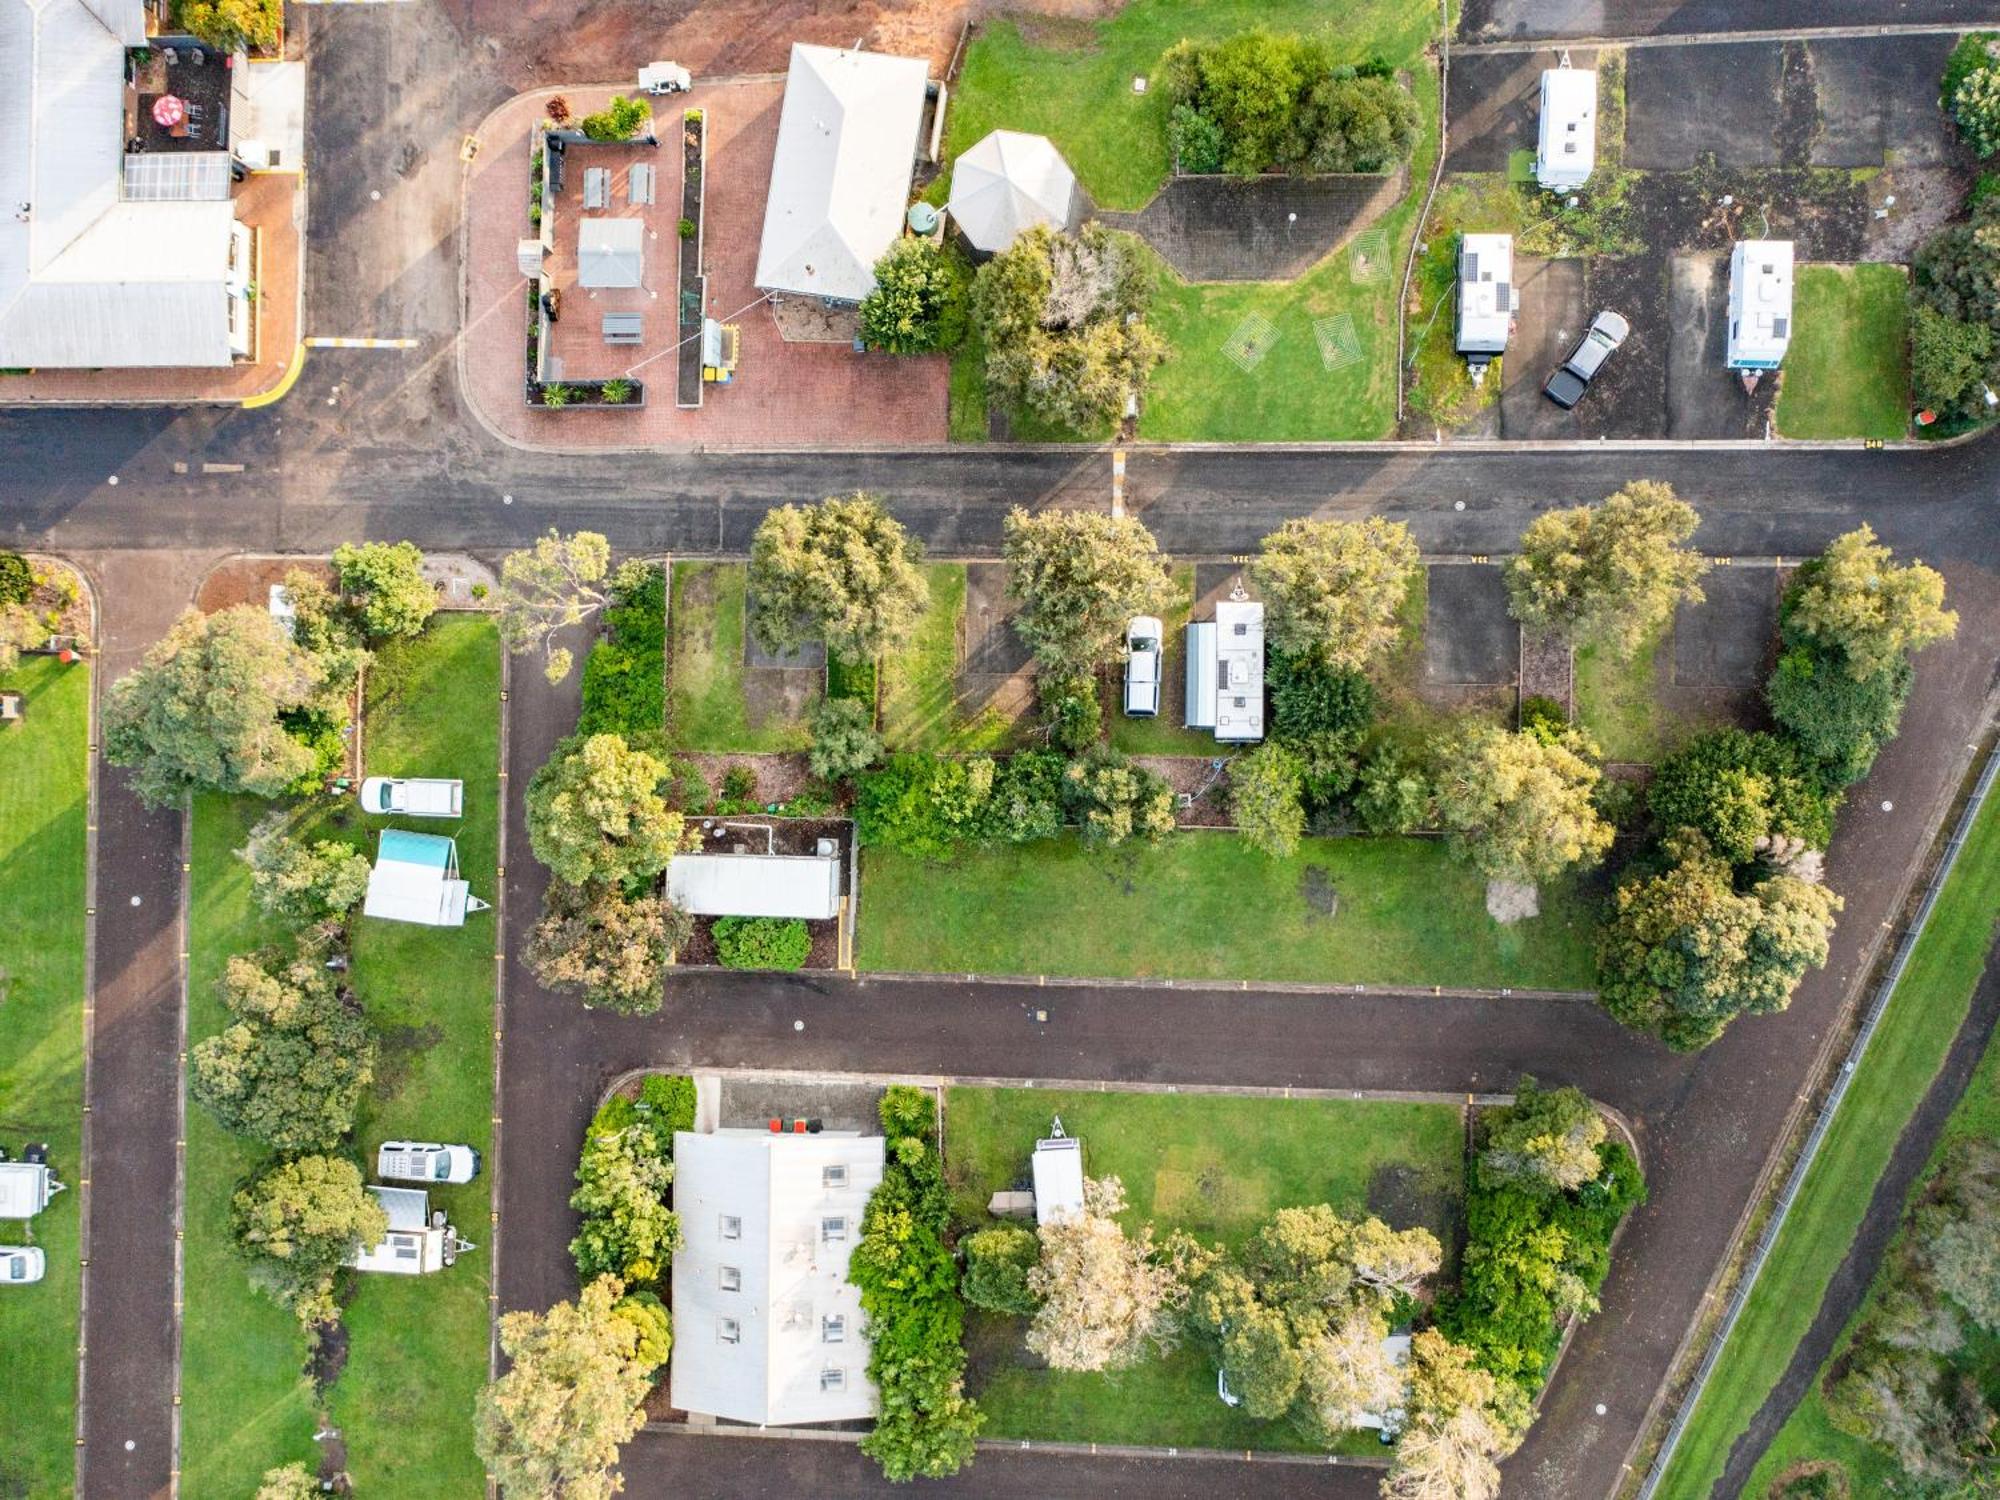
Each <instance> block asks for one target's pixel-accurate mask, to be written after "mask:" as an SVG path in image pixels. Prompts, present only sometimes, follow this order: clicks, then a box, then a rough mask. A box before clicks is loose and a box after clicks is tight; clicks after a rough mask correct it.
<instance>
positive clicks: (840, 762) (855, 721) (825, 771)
mask: <svg viewBox="0 0 2000 1500" xmlns="http://www.w3.org/2000/svg"><path fill="white" fill-rule="evenodd" d="M809 732H810V733H811V735H812V749H811V751H810V752H809V753H808V755H807V761H806V763H807V766H808V767H809V768H810V770H811V771H812V773H813V775H815V776H817V777H819V778H820V780H822V781H845V780H846V779H847V778H848V777H850V776H855V775H858V774H860V773H861V772H863V771H865V770H867V769H868V768H869V767H870V766H872V765H874V764H875V762H876V761H877V760H879V759H880V758H881V755H882V736H881V735H879V734H877V733H876V732H875V711H874V705H873V704H870V703H865V702H863V701H862V700H861V699H859V698H822V699H821V700H820V701H819V702H818V703H816V704H814V705H813V711H812V718H811V719H810V721H809Z"/></svg>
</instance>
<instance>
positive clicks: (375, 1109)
mask: <svg viewBox="0 0 2000 1500" xmlns="http://www.w3.org/2000/svg"><path fill="white" fill-rule="evenodd" d="M499 698H500V648H499V638H498V635H497V632H496V630H495V627H494V624H493V622H492V621H491V620H490V619H488V618H486V617H484V616H472V617H467V616H440V617H438V618H437V619H436V620H434V621H433V623H432V624H431V626H430V628H429V629H428V630H426V631H425V633H424V634H423V636H421V637H420V638H419V639H417V640H415V641H410V642H394V643H390V644H388V645H385V646H383V647H381V648H380V649H379V650H378V651H377V653H376V657H375V661H374V663H373V665H372V666H371V667H370V668H369V672H368V679H367V706H366V720H365V726H364V727H365V737H364V743H365V745H366V747H367V757H368V762H369V764H368V769H369V770H371V771H372V770H380V771H382V772H383V773H385V774H423V775H437V776H451V777H457V778H460V779H462V780H463V781H464V782H465V812H466V816H465V818H464V819H463V821H461V822H459V823H456V824H444V823H438V822H435V821H430V822H426V821H424V820H415V821H410V820H403V819H386V818H372V817H365V816H363V815H362V813H361V811H360V808H359V807H358V806H357V805H356V804H355V803H354V802H353V801H352V800H350V799H347V798H342V799H340V800H338V801H333V800H317V801H314V802H311V803H308V804H304V805H301V806H299V807H298V808H297V809H296V811H295V812H294V813H293V814H292V818H291V823H290V831H291V832H292V833H293V834H294V835H295V836H298V837H303V838H307V839H319V838H336V839H341V840H344V841H345V842H348V843H351V844H353V845H354V846H355V847H357V848H359V849H362V850H363V851H365V852H366V853H367V854H369V856H370V857H371V858H372V857H373V855H374V852H375V844H376V835H377V833H378V831H379V830H380V829H382V828H385V827H394V826H403V827H410V828H414V829H417V830H418V831H421V832H429V833H447V834H449V835H451V836H452V837H454V838H456V839H457V841H458V852H459V868H460V870H461V871H462V873H463V874H464V877H465V879H466V880H467V881H469V882H470V884H471V887H472V891H473V893H474V894H475V895H479V896H482V897H485V898H488V899H491V897H492V894H493V892H494V890H495V887H496V864H497V839H498V776H499V761H500V748H499V747H500V730H499ZM275 805H277V804H272V803H267V802H264V801H261V800H259V799H255V798H241V797H239V798H232V797H220V796H204V797H201V798H198V799H197V800H196V803H195V837H194V870H193V874H192V877H191V878H192V882H193V886H192V899H191V906H190V913H189V918H190V929H191V940H192V944H191V957H190V964H189V985H190V988H189V1015H188V1033H189V1037H190V1040H191V1041H198V1040H200V1039H201V1038H202V1037H205V1036H207V1035H209V1034H211V1033H213V1032H215V1031H218V1030H220V1029H221V1028H222V1027H223V1026H224V1025H225V1024H226V1022H227V1016H226V1013H225V1012H224V1010H223V1008H222V1005H221V1002H220V1001H219V999H218V998H217V980H218V979H219V977H220V975H221V972H222V969H223V966H224V964H225V963H226V962H227V960H228V958H229V957H230V955H231V954H234V953H242V952H250V951H253V950H254V949H256V948H258V947H260V946H262V945H264V944H267V943H271V942H274V941H276V940H277V939H278V938H279V937H280V936H281V932H282V929H281V928H280V927H279V926H278V925H277V924H274V923H272V922H271V921H269V920H268V919H266V918H265V917H264V916H263V915H262V913H261V912H260V911H259V910H258V908H257V906H256V904H255V902H254V901H253V899H252V896H251V888H250V871H249V868H248V866H246V865H245V864H244V863H243V862H242V861H241V860H239V859H238V858H237V857H236V854H235V851H236V850H237V849H239V848H241V847H242V846H243V844H244V843H245V842H246V840H247V839H248V838H249V835H250V831H251V829H252V828H254V827H255V826H256V824H257V823H258V821H259V820H260V819H261V818H263V817H264V816H265V815H266V814H268V813H269V812H270V811H271V810H272V808H273V806H275ZM351 930H352V934H353V946H352V960H353V968H352V970H351V973H350V982H351V983H352V984H353V986H354V988H355V990H356V992H357V993H358V994H359V996H360V998H361V1001H362V1004H363V1006H364V1007H365V1008H366V1010H367V1013H368V1016H369V1019H370V1020H371V1021H372V1022H373V1023H374V1025H375V1027H376V1030H377V1032H378V1033H379V1035H380V1038H381V1055H380V1059H379V1061H378V1063H377V1067H376V1074H375V1081H374V1083H373V1085H372V1086H371V1089H370V1093H369V1096H368V1098H367V1100H366V1102H365V1103H364V1105H363V1108H362V1110H361V1115H360V1119H359V1121H358V1123H357V1126H356V1130H355V1135H354V1139H353V1143H352V1147H351V1150H352V1154H353V1155H354V1156H355V1157H356V1159H357V1160H359V1161H360V1162H361V1165H362V1167H363V1170H364V1173H365V1175H366V1176H367V1177H369V1178H370V1179H372V1178H373V1177H374V1165H375V1148H376V1146H377V1145H379V1144H380V1143H381V1141H383V1140H385V1139H417V1140H440V1141H449V1142H457V1143H462V1144H470V1145H473V1146H475V1147H477V1148H478V1149H479V1150H481V1151H482V1152H484V1151H485V1150H486V1149H487V1147H488V1145H489V1144H490V1139H491V1133H492V1132H491V1123H490V1122H491V1119H492V1114H493V1090H492V1079H493V1051H492V1048H493V1030H492V1028H493V998H494V970H495V964H494V961H493V954H494V950H495V947H496V946H497V939H496V935H495V929H494V918H493V916H492V915H491V914H478V913H476V914H473V915H472V916H470V917H468V919H467V922H466V925H465V926H464V927H463V928H455V929H454V928H435V929H434V928H421V927H412V926H405V925H402V924H395V923H387V922H382V921H377V920H371V919H367V918H363V917H361V916H360V915H359V914H358V913H357V914H356V915H355V917H354V918H353V926H352V929H351ZM261 1159H262V1152H261V1150H260V1149H259V1148H258V1147H256V1146H254V1145H252V1144H250V1143H247V1142H244V1141H241V1140H239V1139H238V1138H236V1137H234V1136H231V1135H229V1134H228V1133H227V1132H225V1131H223V1130H222V1129H221V1128H220V1127H219V1126H217V1125H216V1123H215V1122H214V1120H213V1119H211V1118H210V1117H209V1115H208V1113H207V1111H206V1110H204V1109H202V1108H201V1107H200V1106H199V1105H197V1104H193V1103H190V1105H189V1107H188V1152H187V1197H186V1213H187V1223H188V1228H187V1242H186V1243H187V1293H186V1313H185V1319H186V1325H185V1337H184V1346H183V1353H182V1361H181V1368H182V1390H183V1392H184V1401H183V1408H182V1411H183V1416H182V1421H183V1441H182V1454H183V1475H182V1481H183V1482H182V1488H183V1493H186V1494H189V1495H238V1494H241V1495H247V1494H250V1493H251V1492H252V1491H254V1490H255V1489H256V1487H257V1481H258V1478H259V1476H260V1475H261V1474H262V1473H263V1471H264V1470H265V1469H266V1468H269V1467H271V1466H273V1465H277V1464H283V1463H288V1462H291V1461H293V1460H300V1461H303V1462H305V1463H306V1465H307V1467H308V1469H309V1470H312V1471H314V1472H316V1471H317V1468H318V1450H317V1449H316V1448H315V1446H314V1444H313V1441H312V1434H313V1431H314V1429H315V1425H316V1418H317V1413H316V1410H315V1400H314V1391H313V1386H312V1382H311V1380H310V1379H308V1378H307V1377H306V1374H305V1360H306V1345H305V1340H304V1337H303V1336H302V1334H301V1333H300V1331H299V1328H298V1324H297V1322H296V1320H295V1319H294V1318H293V1317H292V1316H291V1314H290V1313H288V1312H286V1311H284V1310H283V1309H281V1308H279V1307H278V1306H277V1305H276V1304H275V1303H273V1302H271V1301H270V1300H269V1299H268V1298H266V1297H265V1296H263V1295H262V1294H261V1293H259V1292H258V1291H256V1290H255V1289H254V1288H253V1287H252V1286H251V1284H250V1281H249V1277H248V1275H247V1271H246V1267H245V1263H244V1262H243V1260H242V1259H241V1258H240V1257H239V1256H238V1255H237V1254H236V1253H235V1251H234V1249H233V1247H232V1246H231V1243H230V1235H229V1199H230V1195H231V1193H232V1192H233V1191H234V1190H235V1187H236V1185H237V1183H238V1182H239V1181H240V1180H241V1179H242V1178H243V1177H244V1176H245V1175H246V1174H247V1173H249V1172H250V1171H251V1170H252V1169H253V1168H254V1167H255V1166H256V1165H257V1163H258V1162H259V1161H260V1160H261ZM430 1191H431V1203H432V1207H433V1208H434V1209H435V1208H442V1209H444V1210H445V1211H446V1212H447V1213H448V1214H449V1215H450V1216H451V1221H452V1223H453V1224H455V1225H456V1226H457V1228H458V1229H459V1231H460V1232H461V1233H462V1234H463V1235H464V1236H465V1237H466V1238H467V1239H470V1240H472V1241H474V1242H475V1243H477V1244H479V1245H480V1246H481V1247H482V1249H483V1247H484V1246H486V1245H487V1244H488V1243H489V1242H490V1240H491V1232H490V1225H489V1223H488V1216H489V1212H490V1207H491V1195H490V1193H489V1191H488V1186H487V1179H486V1177H485V1175H484V1174H482V1175H481V1176H480V1177H479V1178H478V1179H476V1180H475V1181H474V1182H472V1183H471V1184H469V1185H466V1186H462V1187H433V1188H431V1189H430ZM491 1265H492V1262H491V1260H490V1258H489V1257H487V1256H486V1255H484V1254H483V1253H482V1252H481V1251H474V1252H472V1253H470V1254H468V1255H464V1256H461V1257H460V1258H459V1261H458V1263H457V1264H456V1265H455V1266H453V1267H451V1268H450V1269H448V1270H445V1271H440V1272H437V1273H434V1274H432V1275H428V1276H410V1277H399V1276H356V1277H354V1278H352V1281H353V1297H352V1300H351V1301H350V1302H349V1303H348V1304H347V1307H346V1310H345V1315H344V1323H345V1325H346V1336H347V1339H348V1349H347V1362H346V1365H345V1368H344V1369H343V1370H342V1371H341V1372H340V1374H339V1377H338V1379H337V1380H336V1381H335V1383H334V1384H333V1386H332V1388H331V1390H330V1391H329V1392H328V1401H329V1405H330V1407H331V1411H332V1415H333V1419H334V1423H335V1425H336V1426H338V1427H339V1428H340V1429H341V1431H342V1434H343V1436H344V1438H345V1440H346V1447H347V1464H348V1469H349V1471H350V1472H351V1473H352V1474H353V1476H354V1480H355V1484H356V1488H357V1491H358V1492H359V1493H364V1494H409V1495H414V1494H438V1495H444V1494H452V1495H458V1494H464V1495H473V1494H478V1493H480V1492H481V1491H482V1490H483V1488H484V1484H485V1479H484V1472H483V1470H482V1468H481V1466H480V1464H479V1462H478V1460H477V1458H476V1457H475V1456H474V1454H473V1451H472V1426H471V1420H470V1414H471V1411H472V1402H473V1396H474V1394H475V1393H476V1392H477V1390H478V1388H479V1387H480V1385H482V1384H483V1383H484V1381H485V1378H486V1352H487V1320H488V1303H487V1293H488V1292H489V1291H490V1290H491V1287H492V1281H491Z"/></svg>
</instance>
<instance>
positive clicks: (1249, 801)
mask: <svg viewBox="0 0 2000 1500" xmlns="http://www.w3.org/2000/svg"><path fill="white" fill-rule="evenodd" d="M1304 795H1305V785H1304V779H1303V776H1302V774H1301V772H1300V767H1299V758H1298V756H1296V755H1294V754H1293V753H1292V752H1291V751H1290V750H1288V749H1286V748H1285V747H1284V746H1283V745H1281V744H1279V743H1277V742H1276V741H1272V742H1270V743H1268V744H1264V745H1260V746H1258V747H1257V748H1256V749H1255V750H1253V751H1251V752H1250V753H1249V754H1248V755H1239V756H1237V757H1236V759H1235V760H1233V761H1231V762H1230V765H1229V816H1230V820H1231V821H1232V822H1233V823H1235V824H1236V827H1237V828H1238V830H1239V831H1240V832H1241V833H1242V835H1243V841H1244V842H1245V843H1247V844H1248V845H1249V846H1250V847H1251V848H1253V849H1255V850H1257V851H1258V852H1260V853H1262V854H1268V855H1270V856H1271V857H1272V858H1273V859H1288V858H1290V857H1291V856H1292V855H1293V854H1296V853H1297V852H1298V847H1299V836H1300V835H1301V834H1303V833H1304V832H1305V828H1306V814H1305V806H1304Z"/></svg>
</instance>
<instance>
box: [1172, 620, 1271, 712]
mask: <svg viewBox="0 0 2000 1500" xmlns="http://www.w3.org/2000/svg"><path fill="white" fill-rule="evenodd" d="M1187 726H1188V728H1190V729H1207V730H1212V731H1213V732H1214V734H1215V738H1216V740H1217V741H1218V742H1219V743H1221V744H1225V745H1254V744H1256V743H1257V741H1259V740H1261V739H1263V738H1264V606H1263V605H1262V604H1260V603H1258V602H1257V601H1256V600H1254V599H1224V600H1221V601H1219V602H1218V603H1217V604H1216V606H1215V618H1214V619H1213V620H1196V621H1193V622H1191V623H1190V624H1189V625H1188V628H1187Z"/></svg>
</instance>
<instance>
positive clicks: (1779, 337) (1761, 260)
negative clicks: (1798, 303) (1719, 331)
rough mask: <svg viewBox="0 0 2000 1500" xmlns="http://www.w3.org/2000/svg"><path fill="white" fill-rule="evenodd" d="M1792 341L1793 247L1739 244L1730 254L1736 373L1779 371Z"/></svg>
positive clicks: (1730, 357) (1730, 358)
mask: <svg viewBox="0 0 2000 1500" xmlns="http://www.w3.org/2000/svg"><path fill="white" fill-rule="evenodd" d="M1791 342H1792V242H1791V241H1790V240H1739V241H1737V243H1736V248H1735V249H1734V250H1732V251H1731V252H1730V255H1729V347H1728V352H1727V356H1726V360H1727V364H1728V366H1729V368H1730V369H1732V370H1742V371H1746V372H1756V371H1762V370H1775V369H1777V368H1778V366H1779V365H1781V364H1783V363H1784V359H1785V350H1786V349H1787V348H1788V347H1789V346H1790V345H1791Z"/></svg>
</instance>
